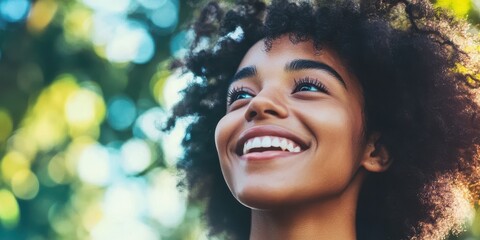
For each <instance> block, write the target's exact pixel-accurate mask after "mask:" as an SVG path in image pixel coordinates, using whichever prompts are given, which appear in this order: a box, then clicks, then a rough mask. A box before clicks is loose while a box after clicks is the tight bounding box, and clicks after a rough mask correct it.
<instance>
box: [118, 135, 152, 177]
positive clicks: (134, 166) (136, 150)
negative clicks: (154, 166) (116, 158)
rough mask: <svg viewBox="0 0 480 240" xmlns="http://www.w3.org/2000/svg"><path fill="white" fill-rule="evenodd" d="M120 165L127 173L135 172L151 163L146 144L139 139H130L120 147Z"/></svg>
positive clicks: (149, 151) (148, 148) (140, 170)
mask: <svg viewBox="0 0 480 240" xmlns="http://www.w3.org/2000/svg"><path fill="white" fill-rule="evenodd" d="M121 154H122V159H123V161H122V167H123V170H124V171H125V172H126V173H128V174H137V173H140V172H142V171H143V170H145V169H146V168H147V167H148V166H149V165H150V164H151V163H152V153H151V150H150V147H149V146H148V144H147V143H146V142H145V141H143V140H141V139H131V140H128V141H127V142H126V143H125V144H123V146H122V148H121Z"/></svg>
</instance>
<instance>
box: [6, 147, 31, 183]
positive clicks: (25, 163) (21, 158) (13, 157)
mask: <svg viewBox="0 0 480 240" xmlns="http://www.w3.org/2000/svg"><path fill="white" fill-rule="evenodd" d="M1 164H2V165H1V166H2V176H3V178H4V180H5V181H6V182H10V180H11V179H12V177H13V176H14V175H15V174H16V173H17V172H19V171H21V170H24V169H29V168H30V161H29V160H28V159H27V158H26V157H25V155H23V154H22V153H21V152H17V151H10V152H8V153H7V154H5V156H4V157H3V159H2V163H1Z"/></svg>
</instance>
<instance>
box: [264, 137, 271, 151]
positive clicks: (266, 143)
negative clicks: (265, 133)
mask: <svg viewBox="0 0 480 240" xmlns="http://www.w3.org/2000/svg"><path fill="white" fill-rule="evenodd" d="M271 146H272V140H271V139H270V138H269V137H263V140H262V147H265V148H267V147H271Z"/></svg>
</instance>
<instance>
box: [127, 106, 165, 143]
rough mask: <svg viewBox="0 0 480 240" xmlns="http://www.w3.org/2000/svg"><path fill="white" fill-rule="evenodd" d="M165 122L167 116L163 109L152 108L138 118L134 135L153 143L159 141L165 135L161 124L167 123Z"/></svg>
mask: <svg viewBox="0 0 480 240" xmlns="http://www.w3.org/2000/svg"><path fill="white" fill-rule="evenodd" d="M165 121H166V114H165V112H164V111H163V110H162V109H161V108H159V107H154V108H151V109H149V110H148V111H146V112H144V113H143V114H142V115H141V116H140V117H138V118H137V121H136V122H135V127H134V135H135V136H136V137H140V138H143V137H147V138H148V139H150V140H152V141H158V140H160V137H161V136H162V135H163V132H162V125H161V124H162V123H165Z"/></svg>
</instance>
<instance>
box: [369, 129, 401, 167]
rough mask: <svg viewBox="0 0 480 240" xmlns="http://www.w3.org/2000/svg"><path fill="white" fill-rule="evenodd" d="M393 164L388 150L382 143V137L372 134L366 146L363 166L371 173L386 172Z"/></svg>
mask: <svg viewBox="0 0 480 240" xmlns="http://www.w3.org/2000/svg"><path fill="white" fill-rule="evenodd" d="M392 162H393V161H392V159H391V158H390V156H389V154H388V150H387V148H386V147H385V145H383V144H382V142H381V135H380V134H379V133H373V134H371V135H370V137H369V138H368V140H367V144H366V145H365V151H364V155H363V160H362V166H363V167H364V168H365V169H366V170H367V171H369V172H384V171H386V170H387V169H388V168H389V167H390V165H391V164H392Z"/></svg>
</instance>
